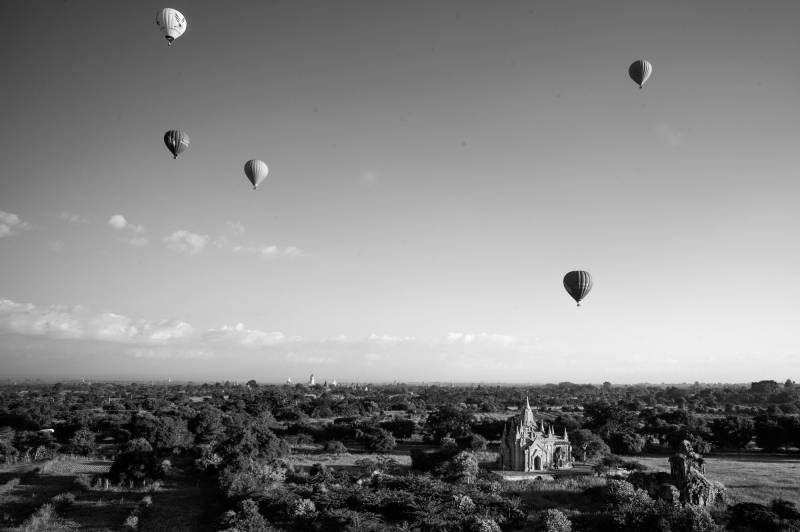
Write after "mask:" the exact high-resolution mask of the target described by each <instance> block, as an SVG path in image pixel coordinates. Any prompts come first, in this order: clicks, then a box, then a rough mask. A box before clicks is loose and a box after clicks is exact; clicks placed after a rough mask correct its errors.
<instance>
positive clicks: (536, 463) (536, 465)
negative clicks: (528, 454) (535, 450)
mask: <svg viewBox="0 0 800 532" xmlns="http://www.w3.org/2000/svg"><path fill="white" fill-rule="evenodd" d="M533 470H534V471H541V470H542V457H541V456H535V457H534V458H533Z"/></svg>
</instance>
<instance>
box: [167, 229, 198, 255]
mask: <svg viewBox="0 0 800 532" xmlns="http://www.w3.org/2000/svg"><path fill="white" fill-rule="evenodd" d="M164 243H165V244H166V245H167V247H168V248H169V249H171V250H172V251H178V252H181V253H189V254H190V255H195V254H197V253H200V252H201V251H203V249H204V248H205V247H206V244H208V235H198V234H197V233H192V232H189V231H186V230H185V229H178V230H177V231H174V232H173V233H172V234H170V235H167V236H165V237H164Z"/></svg>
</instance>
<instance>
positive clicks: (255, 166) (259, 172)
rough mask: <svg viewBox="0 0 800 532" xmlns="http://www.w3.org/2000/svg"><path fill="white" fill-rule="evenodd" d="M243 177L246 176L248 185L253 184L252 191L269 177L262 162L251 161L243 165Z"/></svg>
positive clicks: (265, 165) (267, 170)
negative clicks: (248, 181)
mask: <svg viewBox="0 0 800 532" xmlns="http://www.w3.org/2000/svg"><path fill="white" fill-rule="evenodd" d="M244 175H246V176H247V179H249V180H250V183H252V184H253V190H255V189H256V188H258V185H260V184H261V182H262V181H264V180H265V179H266V178H267V176H268V175H269V168H268V167H267V163H265V162H264V161H259V160H258V159H251V160H249V161H247V162H246V163H244Z"/></svg>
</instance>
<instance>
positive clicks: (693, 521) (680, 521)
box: [670, 504, 720, 532]
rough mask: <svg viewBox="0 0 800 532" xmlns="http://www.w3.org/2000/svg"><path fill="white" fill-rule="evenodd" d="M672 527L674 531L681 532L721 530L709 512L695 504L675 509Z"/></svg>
mask: <svg viewBox="0 0 800 532" xmlns="http://www.w3.org/2000/svg"><path fill="white" fill-rule="evenodd" d="M673 509H674V507H673ZM670 525H671V529H672V530H680V531H681V532H717V531H718V530H720V527H719V526H718V525H717V523H715V522H714V518H713V517H711V514H709V513H708V510H706V509H705V508H703V507H702V506H696V505H693V504H686V505H683V506H680V507H678V508H677V509H674V515H673V516H672V519H671V523H670Z"/></svg>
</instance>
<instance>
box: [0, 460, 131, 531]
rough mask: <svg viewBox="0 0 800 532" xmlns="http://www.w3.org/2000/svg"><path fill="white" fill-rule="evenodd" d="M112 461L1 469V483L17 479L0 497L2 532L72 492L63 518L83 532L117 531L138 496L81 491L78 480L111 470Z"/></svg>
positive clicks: (52, 463) (0, 526)
mask: <svg viewBox="0 0 800 532" xmlns="http://www.w3.org/2000/svg"><path fill="white" fill-rule="evenodd" d="M110 465H111V462H108V461H98V460H91V459H71V460H58V461H53V460H50V461H46V462H39V463H34V464H26V465H17V466H12V467H8V468H5V469H3V470H0V483H7V482H9V481H10V480H11V479H12V478H18V479H19V482H18V483H16V482H15V485H14V487H13V488H12V489H10V490H7V491H4V492H3V493H2V494H0V507H2V509H3V510H2V514H0V531H6V530H11V529H12V528H13V527H15V526H19V525H20V524H21V523H22V522H23V521H24V520H25V519H27V518H28V517H30V516H31V515H32V514H33V513H34V512H35V511H36V510H38V509H39V508H40V507H41V506H42V505H43V504H45V503H47V502H49V501H50V499H51V498H53V497H54V496H56V495H59V494H62V493H66V492H72V493H74V494H75V495H76V496H77V498H76V500H75V503H74V504H73V505H71V506H70V507H68V508H65V509H64V510H63V511H62V512H61V513H60V515H61V516H62V517H64V518H66V519H68V520H70V521H75V522H77V523H78V524H79V525H80V527H81V530H90V531H92V530H96V531H102V530H118V529H120V528H121V525H122V523H123V522H124V521H125V517H126V516H127V515H128V513H129V512H130V511H131V509H132V508H133V506H134V505H135V503H136V501H137V500H138V499H137V497H138V498H139V499H140V498H141V495H140V494H138V493H127V492H124V491H87V492H81V491H80V490H79V489H77V487H76V485H75V478H76V477H77V476H78V475H81V474H98V473H104V472H106V471H108V468H109V467H110Z"/></svg>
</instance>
